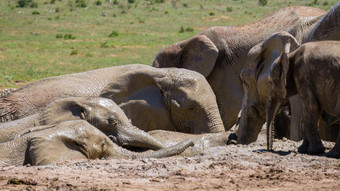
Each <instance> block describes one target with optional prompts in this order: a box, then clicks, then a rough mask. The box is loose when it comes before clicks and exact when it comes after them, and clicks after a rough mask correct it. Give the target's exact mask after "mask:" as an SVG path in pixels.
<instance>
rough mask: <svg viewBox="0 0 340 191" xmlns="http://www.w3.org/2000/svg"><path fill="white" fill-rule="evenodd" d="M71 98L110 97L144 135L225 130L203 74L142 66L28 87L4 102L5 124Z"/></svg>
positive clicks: (0, 108)
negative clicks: (164, 132) (151, 132)
mask: <svg viewBox="0 0 340 191" xmlns="http://www.w3.org/2000/svg"><path fill="white" fill-rule="evenodd" d="M70 96H90V97H104V98H109V99H111V100H113V101H114V102H115V103H117V104H118V105H119V107H121V108H122V109H123V111H124V112H125V113H126V115H127V116H128V118H130V119H131V121H132V124H133V125H134V126H136V127H138V128H140V129H142V130H144V131H150V130H156V129H163V130H171V131H179V132H185V133H195V134H197V133H212V132H220V131H224V127H223V123H222V120H221V117H220V114H219V110H218V107H217V103H216V98H215V95H214V93H213V91H212V90H211V88H210V86H209V84H208V82H207V81H206V79H205V78H204V77H203V76H202V75H201V74H199V73H197V72H194V71H190V70H185V69H175V68H172V69H159V68H154V67H151V66H146V65H138V64H133V65H125V66H116V67H109V68H103V69H97V70H93V71H88V72H83V73H77V74H70V75H63V76H57V77H52V78H46V79H43V80H39V81H36V82H34V83H31V84H28V85H26V86H24V87H22V88H20V89H18V90H16V91H13V92H11V93H9V94H7V95H5V96H4V97H1V98H0V115H1V116H0V119H1V121H2V122H5V121H10V120H14V119H18V118H22V117H25V116H28V115H32V114H34V113H38V112H40V111H41V110H42V109H43V108H44V107H46V105H48V104H49V103H51V102H52V101H54V100H56V99H58V98H64V97H70Z"/></svg>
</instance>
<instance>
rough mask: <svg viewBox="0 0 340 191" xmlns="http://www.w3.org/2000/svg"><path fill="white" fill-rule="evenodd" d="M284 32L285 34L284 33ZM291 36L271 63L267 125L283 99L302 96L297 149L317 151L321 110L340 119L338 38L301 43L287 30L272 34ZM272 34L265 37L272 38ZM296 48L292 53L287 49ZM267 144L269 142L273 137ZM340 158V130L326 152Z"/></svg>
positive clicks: (339, 45) (320, 146) (322, 150)
mask: <svg viewBox="0 0 340 191" xmlns="http://www.w3.org/2000/svg"><path fill="white" fill-rule="evenodd" d="M283 36H284V37H283ZM280 37H282V38H289V37H290V38H291V40H282V41H283V42H285V44H283V45H284V47H285V48H284V50H283V51H282V52H279V54H281V55H280V56H279V57H278V58H277V59H276V60H275V61H274V62H273V64H272V66H271V67H270V73H269V77H268V81H269V83H270V86H269V97H268V102H267V107H266V112H267V128H268V129H269V131H271V129H272V125H270V124H272V122H273V114H274V113H275V112H277V110H278V109H279V108H280V105H281V103H282V102H285V101H287V99H288V98H289V97H291V96H293V95H296V94H298V96H299V97H300V98H301V104H302V107H301V108H302V109H301V112H302V113H301V115H302V121H301V123H302V129H303V143H302V145H301V146H300V147H299V148H298V152H300V153H309V154H319V153H323V152H324V150H325V148H324V146H323V145H322V142H321V139H320V135H319V133H318V125H319V124H318V123H319V120H320V117H321V114H322V111H324V112H327V113H328V114H329V115H331V116H335V117H336V118H337V119H338V120H339V119H340V75H339V74H340V42H338V41H320V42H310V43H306V44H303V45H301V46H300V47H299V48H297V49H296V47H298V46H299V45H298V44H295V43H296V40H295V39H294V37H292V36H289V35H288V34H282V35H276V36H273V37H271V38H280ZM271 38H269V39H268V41H271ZM291 47H292V49H293V50H295V49H296V50H295V51H293V52H291V53H289V52H290V49H291ZM270 139H271V141H270V142H269V145H268V146H269V147H271V146H272V138H270ZM327 155H328V156H330V157H335V158H340V133H338V137H337V140H336V144H335V146H334V147H333V149H332V150H331V151H330V152H329V153H328V154H327Z"/></svg>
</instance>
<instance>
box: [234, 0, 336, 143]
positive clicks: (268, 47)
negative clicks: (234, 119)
mask: <svg viewBox="0 0 340 191" xmlns="http://www.w3.org/2000/svg"><path fill="white" fill-rule="evenodd" d="M339 18H340V2H338V3H337V4H336V5H335V6H334V7H333V8H332V9H331V10H330V11H329V12H328V13H327V14H325V15H324V16H322V17H321V18H320V19H318V20H319V22H318V23H317V24H316V25H310V26H307V28H310V27H312V28H310V29H309V30H307V33H305V35H304V36H305V37H306V38H300V37H299V36H298V37H296V35H295V34H294V33H291V32H290V31H289V33H291V34H292V36H295V40H294V41H295V44H298V43H301V42H302V43H304V42H306V41H315V40H320V39H323V40H329V39H332V40H340V38H339V34H340V19H339ZM313 26H314V27H313ZM321 26H322V27H326V28H327V30H325V29H323V28H321ZM327 26H328V27H327ZM308 31H309V32H308ZM320 31H322V32H320ZM268 36H269V35H268ZM286 36H288V35H286ZM289 39H290V38H289V37H287V38H286V37H282V38H278V39H277V40H275V39H272V40H271V41H267V40H266V41H263V42H261V43H259V44H257V45H256V46H254V47H253V48H252V49H251V50H250V51H249V53H248V55H247V58H248V61H247V62H246V64H245V66H244V68H243V70H242V71H241V75H240V77H241V79H242V82H243V88H244V96H243V103H242V113H241V118H240V126H239V133H238V140H237V142H238V143H241V144H248V143H251V142H253V141H255V140H256V138H257V135H258V133H259V131H260V129H261V127H262V125H263V124H264V122H265V121H266V112H265V105H266V101H267V98H268V89H269V84H268V75H269V71H270V66H271V64H272V63H273V61H274V60H275V59H276V58H277V57H279V56H280V53H281V52H282V51H283V50H284V44H285V43H283V41H284V40H289ZM292 46H294V44H292ZM291 48H292V49H294V48H296V47H291ZM288 104H290V108H291V115H292V116H291V124H290V129H288V131H290V137H289V138H291V139H293V140H296V141H298V140H300V139H301V137H300V136H299V134H300V132H299V131H300V129H301V128H300V120H301V119H300V118H301V101H300V99H299V97H298V96H293V97H291V98H290V99H289V102H288V101H287V102H284V103H282V106H287V105H288ZM282 121H285V120H282ZM323 128H324V129H327V128H328V127H327V126H326V127H323ZM325 139H327V140H332V139H331V137H325Z"/></svg>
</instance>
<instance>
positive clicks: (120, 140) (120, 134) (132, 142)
mask: <svg viewBox="0 0 340 191" xmlns="http://www.w3.org/2000/svg"><path fill="white" fill-rule="evenodd" d="M115 135H116V136H115V137H113V141H114V142H115V143H117V144H118V145H120V146H129V147H138V148H146V149H153V150H158V149H162V148H165V147H164V145H163V144H162V143H161V142H160V141H158V140H157V139H155V138H154V137H152V136H151V135H149V134H148V133H146V132H144V131H143V130H141V129H138V128H137V127H135V126H132V125H125V126H123V127H119V128H117V132H116V133H115Z"/></svg>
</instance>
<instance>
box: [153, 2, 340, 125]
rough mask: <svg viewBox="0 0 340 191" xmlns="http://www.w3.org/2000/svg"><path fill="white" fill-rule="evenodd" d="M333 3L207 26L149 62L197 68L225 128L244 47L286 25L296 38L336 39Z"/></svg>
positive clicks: (237, 93)
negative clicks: (234, 23) (323, 7)
mask: <svg viewBox="0 0 340 191" xmlns="http://www.w3.org/2000/svg"><path fill="white" fill-rule="evenodd" d="M339 4H340V3H339V2H338V3H337V4H336V5H335V6H334V7H333V8H332V9H331V10H330V11H329V12H328V13H326V14H325V12H324V11H322V10H320V9H316V8H311V7H287V8H283V9H280V10H278V11H276V12H275V13H273V14H272V15H270V16H268V17H266V18H264V19H262V20H260V21H258V22H255V23H252V24H249V25H244V26H216V27H211V28H208V29H206V30H204V31H202V32H201V33H199V34H197V35H195V36H194V37H192V38H189V39H186V40H183V41H181V42H178V43H175V44H172V45H170V46H168V47H166V48H164V49H163V50H161V51H159V52H158V54H157V55H156V57H155V59H154V62H153V66H154V67H159V68H165V67H178V68H187V69H190V70H194V71H197V72H199V73H201V74H203V75H204V76H205V77H206V78H207V80H208V82H209V84H210V85H211V87H212V89H213V91H214V93H215V94H216V99H217V103H218V107H219V109H220V113H221V116H222V120H223V124H224V126H225V129H226V130H229V129H230V128H231V127H232V126H233V125H234V124H235V122H236V121H237V114H238V113H239V111H240V110H241V108H242V100H243V88H242V82H241V79H240V73H241V70H242V68H243V66H244V64H245V63H247V61H248V57H247V53H248V52H249V50H250V49H251V48H252V47H253V46H255V45H256V44H258V43H260V42H262V41H263V40H264V39H265V38H267V37H268V36H270V35H271V34H273V33H274V32H280V31H288V32H289V33H290V34H292V35H293V36H295V37H296V38H297V40H298V41H299V42H306V41H313V40H320V39H328V38H329V39H333V40H335V39H340V37H339V32H338V31H340V19H338V18H339V14H340V6H339ZM326 26H327V27H329V28H327V27H326Z"/></svg>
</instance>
